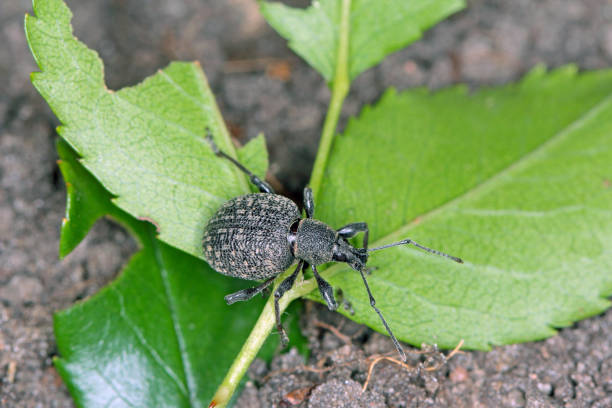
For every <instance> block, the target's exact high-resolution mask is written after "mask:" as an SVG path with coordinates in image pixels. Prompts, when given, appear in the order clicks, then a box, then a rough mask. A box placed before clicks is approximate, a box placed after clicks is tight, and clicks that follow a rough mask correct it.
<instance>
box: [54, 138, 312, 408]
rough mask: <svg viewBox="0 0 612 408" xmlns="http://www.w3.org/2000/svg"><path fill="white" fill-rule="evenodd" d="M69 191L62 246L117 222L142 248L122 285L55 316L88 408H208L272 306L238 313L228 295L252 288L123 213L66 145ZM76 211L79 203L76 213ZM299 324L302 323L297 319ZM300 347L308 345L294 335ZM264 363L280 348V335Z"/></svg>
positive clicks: (62, 365)
mask: <svg viewBox="0 0 612 408" xmlns="http://www.w3.org/2000/svg"><path fill="white" fill-rule="evenodd" d="M57 147H58V152H59V154H60V158H61V161H60V168H61V170H62V174H63V176H64V179H65V180H66V183H67V185H68V186H69V188H68V189H69V192H68V194H69V196H68V202H69V203H73V204H70V205H69V210H68V213H69V214H72V213H73V212H74V211H76V210H77V209H79V208H80V207H81V206H84V205H88V204H91V203H95V205H94V204H92V207H89V206H88V207H87V208H94V209H95V211H89V210H87V211H82V212H80V213H78V214H76V213H75V215H76V218H73V217H72V215H69V216H70V218H69V221H66V222H64V224H63V227H62V242H72V241H68V238H67V237H72V236H74V235H75V234H76V235H78V236H80V235H85V234H86V233H87V231H88V229H89V227H91V225H93V223H94V222H95V221H96V219H98V218H99V217H100V216H101V215H104V214H109V215H111V216H112V217H113V218H114V219H115V220H117V221H118V222H120V223H121V224H122V225H123V226H125V227H126V228H128V229H129V230H130V231H131V232H132V233H133V234H134V235H135V236H136V237H137V238H138V240H139V242H140V244H141V245H142V248H141V250H140V251H139V252H138V253H136V254H135V255H134V256H133V257H132V259H131V260H130V262H129V263H128V264H127V265H126V266H125V268H124V270H123V271H122V272H121V275H120V277H119V278H118V279H117V280H115V281H114V282H113V283H111V284H110V285H109V286H107V287H106V288H104V289H103V290H101V291H100V292H99V293H98V294H96V295H95V296H94V297H93V298H91V299H88V300H87V301H86V302H84V303H82V304H77V305H75V306H74V307H72V308H70V309H68V310H65V311H63V312H59V313H57V314H56V316H55V333H56V336H57V343H58V350H59V353H60V355H61V358H58V359H56V360H55V364H56V366H57V368H58V370H59V371H60V373H61V375H62V378H63V379H64V380H65V381H66V384H67V385H68V387H69V389H70V390H71V393H72V395H73V396H74V397H75V398H76V401H77V403H78V404H80V405H81V406H87V407H90V406H108V405H109V404H113V405H114V406H116V405H115V404H119V406H143V407H144V406H150V407H153V406H172V407H182V406H204V405H206V404H208V401H209V400H210V398H211V397H212V395H213V393H214V390H215V388H216V386H217V384H218V383H219V382H220V381H221V380H222V379H223V376H224V375H225V371H226V370H227V369H228V368H229V366H230V364H231V363H232V360H233V359H234V356H235V355H236V353H237V352H238V350H240V347H241V345H242V343H243V342H244V340H245V339H246V338H247V335H248V334H249V331H250V330H251V327H252V326H253V323H254V322H255V320H256V319H257V315H258V314H259V311H260V309H261V308H262V307H263V302H264V299H262V298H258V299H253V301H252V302H251V303H249V304H236V305H232V307H228V306H227V305H226V304H225V302H224V300H223V296H224V295H226V294H228V293H231V292H234V291H237V290H239V289H241V288H244V287H245V285H247V283H246V282H240V281H237V280H235V279H228V278H225V277H223V276H221V275H220V274H218V273H216V272H215V271H213V270H212V269H210V267H208V265H206V264H205V263H204V262H202V261H200V260H198V259H197V258H195V257H192V256H190V255H188V254H186V253H185V252H182V251H179V250H177V249H174V248H172V247H170V246H168V245H166V244H163V243H161V242H159V241H158V240H156V239H155V229H154V228H153V227H152V226H151V225H150V224H148V223H146V222H143V221H138V220H136V219H135V218H133V217H131V216H130V215H128V214H126V213H125V212H124V211H121V210H120V209H118V208H117V207H116V206H115V205H113V204H112V203H111V201H110V195H109V194H108V193H107V192H105V190H104V188H103V187H102V186H101V185H100V183H99V182H98V181H97V180H95V179H94V178H93V177H92V176H91V175H90V174H89V173H88V172H87V171H86V170H85V169H84V168H83V166H81V165H80V164H79V163H78V160H77V157H76V155H75V153H74V151H72V149H70V147H69V146H68V145H67V144H66V142H64V141H62V140H60V141H59V142H58V145H57ZM74 203H77V204H76V205H75V204H74ZM293 320H295V318H293ZM291 334H292V340H293V341H294V342H295V343H294V344H295V345H297V346H298V347H302V345H303V343H304V340H303V338H302V337H300V336H299V335H298V333H296V332H295V328H294V331H293V332H292V333H291ZM269 340H270V341H269V343H268V345H267V346H265V347H264V349H263V352H262V354H261V355H262V356H263V357H269V356H270V355H271V353H272V351H273V350H274V347H275V345H276V344H277V342H278V339H277V338H276V337H274V336H273V337H271V338H270V339H269Z"/></svg>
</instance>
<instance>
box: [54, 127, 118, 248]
mask: <svg viewBox="0 0 612 408" xmlns="http://www.w3.org/2000/svg"><path fill="white" fill-rule="evenodd" d="M56 147H57V151H58V153H59V156H60V160H59V161H58V165H59V168H60V171H61V172H62V175H63V176H64V180H65V182H66V192H67V196H66V216H65V217H64V219H63V220H62V228H61V234H60V244H59V255H60V258H63V257H65V256H66V255H68V254H69V253H70V252H71V251H72V250H73V249H74V248H75V247H76V246H77V245H78V244H79V243H80V242H81V241H82V240H83V238H85V235H87V233H88V232H89V229H90V228H91V227H92V226H93V225H94V223H95V222H96V221H97V220H98V218H100V217H102V216H104V215H106V214H107V213H108V212H114V211H116V209H117V208H116V207H115V206H109V205H108V204H109V203H110V201H111V199H112V196H111V195H110V194H109V193H108V192H107V191H106V190H105V189H104V187H102V186H101V185H100V183H92V182H91V180H92V177H91V175H89V173H87V171H86V170H85V169H83V167H82V166H77V165H76V163H77V161H76V156H75V155H74V152H73V151H72V149H71V148H70V146H69V145H68V144H67V143H66V142H65V141H64V140H62V139H58V141H57V143H56Z"/></svg>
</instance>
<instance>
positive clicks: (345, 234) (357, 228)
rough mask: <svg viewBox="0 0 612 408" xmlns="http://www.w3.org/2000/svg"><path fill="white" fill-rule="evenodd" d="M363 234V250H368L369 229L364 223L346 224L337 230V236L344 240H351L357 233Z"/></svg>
mask: <svg viewBox="0 0 612 408" xmlns="http://www.w3.org/2000/svg"><path fill="white" fill-rule="evenodd" d="M360 232H363V249H365V250H367V249H368V236H369V235H370V229H369V228H368V224H366V223H365V222H353V223H350V224H346V225H345V226H344V227H342V228H340V229H339V230H338V235H340V236H341V237H342V238H344V239H348V238H353V237H354V236H355V235H357V234H358V233H360Z"/></svg>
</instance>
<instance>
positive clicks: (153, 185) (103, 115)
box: [26, 0, 266, 257]
mask: <svg viewBox="0 0 612 408" xmlns="http://www.w3.org/2000/svg"><path fill="white" fill-rule="evenodd" d="M34 11H35V13H36V16H37V17H32V16H26V34H27V38H28V43H29V45H30V48H31V50H32V53H33V55H34V57H35V59H36V62H37V63H38V65H39V67H40V68H41V71H42V72H40V73H34V74H32V82H33V84H34V86H35V87H36V88H37V89H38V91H39V92H40V93H41V95H42V96H43V97H44V98H45V99H46V100H47V102H48V103H49V105H50V106H51V108H52V109H53V111H54V112H55V113H56V115H57V116H58V118H59V119H60V121H61V122H62V124H63V125H62V127H61V128H60V134H61V135H62V137H63V138H64V139H65V140H66V141H67V142H68V143H69V144H70V145H71V146H72V147H73V148H74V149H75V150H76V151H77V152H78V154H79V155H80V156H81V157H82V159H81V163H82V164H83V165H84V166H85V168H86V169H87V170H89V171H90V172H91V173H92V174H93V175H94V176H95V177H96V178H97V179H98V180H100V182H101V183H102V185H103V186H104V188H105V189H106V190H108V191H109V192H110V193H111V194H112V195H113V197H115V198H114V200H113V202H114V203H115V204H116V205H117V206H118V207H119V208H121V209H122V210H124V211H126V212H128V213H130V214H131V215H133V216H134V217H136V218H139V219H145V220H149V221H151V222H153V223H154V224H155V225H156V226H157V228H158V234H159V235H158V237H159V239H161V240H162V241H164V242H166V243H168V244H170V245H172V246H174V247H176V248H179V249H182V250H184V251H186V252H188V253H190V254H192V255H194V256H197V257H202V253H201V248H200V244H201V242H200V241H201V239H202V230H203V228H204V226H205V225H206V221H207V220H208V219H209V218H210V216H211V215H212V214H214V212H215V210H216V209H217V208H218V207H219V206H220V205H221V204H222V203H223V202H225V201H227V200H228V199H229V198H231V197H235V196H237V195H240V194H244V193H248V192H249V191H250V190H249V185H248V182H247V179H246V178H245V177H244V175H243V174H241V173H240V171H239V170H238V169H236V168H235V167H234V166H232V165H231V163H228V162H227V161H225V160H220V159H218V158H217V157H215V156H214V154H213V153H212V151H211V149H210V147H209V146H208V144H207V143H206V142H205V141H204V139H203V136H204V134H205V132H206V128H207V127H209V128H210V129H211V130H212V132H213V134H214V135H215V138H216V141H217V144H218V145H219V146H220V147H221V148H222V149H224V150H225V151H226V152H229V154H232V155H234V156H235V151H234V148H233V146H232V144H231V141H230V138H229V135H228V133H227V130H226V129H225V126H224V124H223V121H222V119H221V116H220V114H219V110H218V108H217V106H216V104H215V101H214V97H213V95H212V93H211V90H210V88H209V87H208V84H207V82H206V78H205V77H204V74H203V72H202V70H201V69H200V66H199V65H198V64H197V63H172V64H170V65H169V66H168V67H167V68H165V69H164V70H162V71H159V72H158V73H157V74H155V75H153V76H152V77H150V78H148V79H146V80H145V81H144V82H143V83H141V84H139V85H137V86H134V87H130V88H124V89H122V90H120V91H117V92H113V91H110V90H108V89H107V88H106V87H105V85H104V78H103V67H102V62H101V61H100V59H99V58H98V56H97V54H96V53H95V52H94V51H92V50H89V49H88V48H87V47H86V46H85V45H84V44H82V43H81V42H79V41H77V40H76V38H74V36H73V35H72V28H71V26H70V18H71V14H70V11H69V10H68V8H67V7H66V6H65V4H64V3H63V2H61V1H60V0H46V1H42V0H37V1H34ZM264 147H265V146H264V144H263V143H261V142H255V143H254V144H253V145H252V147H250V148H249V149H250V153H249V154H250V155H251V156H256V155H257V153H259V155H261V156H262V157H264V158H265V157H266V153H265V149H264ZM260 160H261V159H260ZM259 166H260V168H259V169H258V171H261V167H262V166H261V163H260V164H259ZM73 241H78V237H75V238H74V239H73ZM66 242H67V239H66ZM66 245H67V246H66V248H70V247H71V246H73V245H74V242H71V243H67V244H66ZM66 250H67V249H66Z"/></svg>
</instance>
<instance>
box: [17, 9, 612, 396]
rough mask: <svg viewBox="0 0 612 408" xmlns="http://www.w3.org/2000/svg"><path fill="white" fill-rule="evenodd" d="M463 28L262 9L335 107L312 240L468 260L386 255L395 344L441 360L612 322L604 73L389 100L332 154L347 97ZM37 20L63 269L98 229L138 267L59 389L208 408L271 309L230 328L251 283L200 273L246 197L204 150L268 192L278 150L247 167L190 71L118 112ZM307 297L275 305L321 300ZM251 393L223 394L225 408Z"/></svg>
mask: <svg viewBox="0 0 612 408" xmlns="http://www.w3.org/2000/svg"><path fill="white" fill-rule="evenodd" d="M462 7H463V2H462V1H460V0H439V1H410V2H405V1H392V0H388V1H384V2H381V1H373V0H369V1H366V0H353V1H350V0H342V1H336V2H333V1H331V0H322V1H320V2H314V3H313V5H312V6H311V7H309V8H308V9H306V10H296V9H290V8H287V7H285V6H281V5H278V4H272V3H262V11H263V13H264V15H265V16H266V18H267V19H268V20H269V22H270V24H272V25H273V26H274V27H275V28H276V29H277V30H278V31H279V32H280V33H281V34H282V35H283V36H285V37H286V38H287V39H288V40H289V43H290V46H291V47H292V48H293V49H294V50H295V51H296V52H298V53H299V54H300V55H302V56H303V57H304V58H305V59H306V60H307V61H308V62H309V63H310V64H311V65H312V66H314V67H315V69H317V70H318V71H319V72H320V73H321V74H322V75H323V77H324V78H325V79H326V80H327V81H328V82H330V85H332V102H331V104H330V111H329V114H328V118H327V119H326V123H325V126H324V131H323V137H322V146H323V147H322V148H321V150H320V152H323V154H321V155H317V161H316V163H315V169H314V170H313V174H317V175H318V176H317V177H315V179H316V180H318V181H317V182H316V183H317V188H315V191H317V203H316V204H317V218H319V219H322V220H323V221H326V222H328V223H329V224H330V225H332V226H335V227H340V226H342V225H343V224H346V223H348V222H356V221H366V222H368V224H369V225H370V228H371V235H370V245H371V246H376V245H380V244H385V243H389V242H392V241H395V240H399V239H401V238H405V237H410V238H413V239H415V240H416V241H417V242H420V243H422V244H424V245H427V246H430V247H433V248H438V249H440V250H443V251H445V252H448V253H451V254H454V255H457V256H460V257H462V258H463V259H464V260H465V261H466V263H465V264H464V265H458V264H454V263H452V262H449V261H448V260H446V259H443V258H437V257H435V256H433V255H430V254H424V253H422V252H419V251H418V250H415V249H413V248H407V247H396V248H393V249H388V250H386V251H381V252H377V253H374V254H372V256H371V259H370V266H373V267H375V269H374V270H373V272H372V274H371V275H370V277H369V280H370V283H371V286H372V291H373V293H374V295H375V296H376V298H377V304H378V306H379V307H380V309H381V310H382V311H383V313H384V314H385V316H386V318H387V319H388V321H389V323H390V325H391V327H392V329H393V330H394V331H395V333H396V335H397V336H398V337H399V338H400V339H403V340H406V341H409V342H411V343H413V344H420V343H422V342H426V343H437V344H439V345H441V346H444V347H454V346H455V345H456V344H457V343H458V342H459V340H460V339H465V342H466V343H465V344H466V346H468V347H471V348H483V349H484V348H487V347H489V345H491V344H506V343H511V342H517V341H527V340H531V339H539V338H542V337H545V336H549V335H551V334H553V333H554V329H553V327H561V326H566V325H569V324H571V323H572V322H573V321H575V320H576V319H580V318H583V317H586V316H590V315H592V314H595V313H598V312H600V311H602V310H603V309H605V308H606V307H608V306H609V302H608V301H607V300H606V299H605V297H606V296H609V295H610V294H612V275H611V274H610V266H611V265H612V255H611V254H612V244H611V243H610V239H609V237H610V236H612V211H611V206H612V189H611V188H610V187H609V185H610V181H609V180H610V179H611V178H612V150H611V149H610V140H612V138H611V136H612V122H611V121H610V119H609V118H610V117H612V115H611V114H612V106H611V105H612V96H611V95H612V72H610V71H602V72H593V73H586V74H581V75H578V74H577V73H576V70H575V69H574V68H573V67H566V68H562V69H558V70H556V71H554V72H551V73H546V72H545V70H544V69H543V68H537V69H535V70H533V71H532V72H531V73H530V74H529V75H528V76H527V77H526V78H525V79H523V80H522V81H521V82H520V83H519V84H517V85H510V86H505V87H502V88H498V89H485V90H481V91H478V92H475V93H468V92H467V90H466V88H465V87H461V86H459V87H454V88H450V89H447V90H443V91H440V92H436V93H429V92H428V91H426V90H424V89H418V90H413V91H410V92H404V93H401V94H397V93H395V92H394V91H388V92H387V93H386V94H385V96H384V97H383V98H382V99H381V101H380V102H379V103H378V104H377V105H376V106H374V107H366V108H365V109H364V110H363V112H362V113H361V115H360V117H359V118H358V119H354V120H351V121H350V122H349V124H348V126H347V128H346V130H345V131H344V133H343V134H342V135H338V137H337V138H336V140H335V141H334V143H333V148H332V149H331V150H329V147H331V146H332V137H333V134H334V130H335V128H336V125H337V120H338V115H339V112H340V110H341V106H342V101H343V99H344V97H345V95H346V91H347V90H348V82H349V79H353V78H355V77H356V76H357V75H359V73H361V72H362V71H363V70H365V69H367V68H369V67H372V66H373V65H375V64H376V63H378V62H380V61H381V60H382V58H384V57H385V56H386V55H388V54H389V53H391V52H393V51H395V50H397V49H398V48H400V47H402V46H404V45H406V44H408V43H409V42H411V41H414V40H415V39H417V38H418V37H419V36H420V35H421V32H422V30H423V29H425V28H427V27H429V26H431V25H432V24H434V23H435V22H437V21H439V20H440V19H442V18H444V17H445V16H448V15H450V14H452V13H453V12H455V11H457V10H459V9H460V8H462ZM34 10H35V13H36V16H37V17H31V16H27V17H26V34H27V37H28V42H29V44H30V47H31V49H32V53H33V55H34V56H35V58H36V61H37V63H38V65H39V66H40V68H41V71H42V72H40V73H35V74H33V75H32V79H33V83H34V85H35V86H36V88H37V89H38V90H39V91H40V93H41V94H42V95H43V97H44V98H45V99H46V100H47V101H48V103H49V105H50V106H51V108H52V109H53V110H54V112H55V113H56V114H57V116H58V117H59V119H60V120H61V122H62V127H61V128H60V134H61V135H62V137H63V138H64V139H65V141H66V142H67V143H66V142H63V141H61V142H59V143H58V151H59V153H60V157H61V162H60V168H61V171H62V174H63V175H64V178H65V180H66V183H67V190H68V205H67V211H66V218H65V220H64V222H63V225H62V235H61V240H60V255H61V256H65V255H66V254H68V253H69V252H70V251H71V250H72V249H73V248H74V247H75V246H76V245H78V243H79V242H80V241H81V240H82V239H83V237H84V236H85V235H86V234H87V231H88V230H89V229H90V228H91V226H92V225H93V223H94V222H95V221H96V220H97V219H98V218H99V217H101V216H104V215H109V216H111V217H113V218H115V219H116V220H118V221H119V222H120V223H121V224H122V225H124V226H125V227H126V228H128V229H130V231H131V232H132V233H133V234H134V235H135V236H136V237H137V239H138V240H139V242H140V244H141V245H142V248H141V250H140V251H139V252H138V253H137V254H135V255H134V256H133V257H132V259H131V260H130V262H129V264H128V265H127V266H126V267H125V269H124V271H123V272H122V274H121V275H120V277H119V278H118V279H117V280H116V281H115V282H113V283H112V284H110V285H109V286H108V287H106V288H105V289H103V290H102V291H101V292H100V293H98V294H97V295H96V296H94V297H93V298H91V299H88V300H87V301H85V302H83V303H81V304H78V305H76V306H74V307H73V308H71V309H69V310H66V311H63V312H60V313H58V314H57V315H56V320H55V323H56V327H55V328H56V335H57V341H58V349H59V352H60V354H61V356H62V357H61V358H60V359H58V360H56V364H57V367H58V369H59V370H60V372H61V374H62V377H63V378H64V379H65V381H66V382H67V384H68V386H69V388H70V390H71V392H72V393H73V395H74V396H75V398H76V401H77V404H80V405H83V406H99V405H100V406H102V405H104V406H106V405H111V404H113V405H120V406H129V405H134V406H192V405H193V406H202V405H207V404H208V401H209V399H210V398H211V395H212V393H213V390H214V389H215V388H216V386H217V384H218V383H219V382H220V380H221V378H222V377H223V376H224V374H225V370H226V369H227V368H228V367H229V365H230V363H231V362H232V359H233V357H234V356H235V355H236V352H237V350H238V348H240V345H241V344H242V342H243V341H244V340H245V338H246V335H247V333H248V331H249V329H250V328H251V327H252V326H253V324H254V322H255V319H256V314H257V313H258V312H259V310H261V307H262V303H261V302H260V301H259V300H253V301H251V302H249V303H248V304H236V305H232V306H231V307H227V306H226V305H225V303H224V301H223V296H224V295H226V294H227V293H230V292H233V291H235V290H238V289H240V288H244V287H246V286H248V285H249V283H247V282H237V281H236V280H233V279H228V278H225V277H223V276H221V275H219V274H217V273H215V272H214V271H212V270H211V269H210V268H209V267H208V266H207V265H206V264H205V263H204V262H202V261H201V260H199V259H197V257H200V258H201V256H202V254H201V248H200V240H201V234H202V230H203V227H204V225H205V223H206V221H207V220H208V218H209V217H210V216H211V215H212V214H213V213H214V211H215V210H216V209H217V208H218V207H219V206H220V205H221V204H222V203H223V202H225V201H226V200H227V199H229V198H231V197H234V196H237V195H239V194H245V193H248V192H249V191H252V188H251V187H250V186H249V184H248V181H247V179H246V178H245V177H244V175H243V174H241V173H240V172H239V171H238V170H237V169H236V168H234V167H233V166H232V165H231V164H229V163H227V162H226V161H224V160H219V159H217V158H216V157H214V155H213V154H212V152H211V150H210V148H209V146H208V145H207V144H206V143H205V141H204V139H203V135H204V133H205V129H206V128H207V127H209V128H211V129H212V131H213V134H214V135H215V137H216V142H217V143H218V145H219V146H220V147H221V148H222V149H223V150H225V151H226V152H228V153H229V154H231V155H233V156H236V157H238V158H239V160H240V161H242V162H243V163H244V164H245V165H246V166H247V167H249V168H251V169H252V170H253V171H254V172H255V173H256V174H258V175H259V176H260V177H263V176H264V175H265V172H266V168H267V152H266V149H265V140H264V138H263V137H262V136H259V137H258V138H256V139H255V140H253V141H252V142H250V143H249V144H247V145H246V146H245V147H244V148H243V149H239V150H238V151H236V150H235V149H234V148H233V146H232V144H231V142H230V138H229V135H228V133H227V130H226V129H225V127H224V125H223V121H222V118H221V117H220V114H219V111H218V108H217V106H216V104H215V100H214V97H213V95H212V93H211V91H210V88H209V87H208V84H207V83H206V79H205V77H204V74H203V72H202V71H201V69H200V67H199V66H198V65H197V64H188V63H172V64H171V65H170V66H168V67H167V68H165V69H164V70H162V71H159V72H158V73H157V74H156V75H154V76H152V77H150V78H148V79H146V80H145V81H144V82H143V83H141V84H140V85H137V86H134V87H130V88H125V89H122V90H120V91H117V92H112V91H109V90H108V89H107V88H106V87H105V85H104V80H103V67H102V62H101V61H100V59H99V58H98V56H97V55H96V53H95V52H94V51H92V50H89V49H88V48H87V47H86V46H85V45H84V44H82V43H80V42H79V41H77V40H76V39H75V38H74V37H73V35H72V29H71V27H70V18H71V15H70V11H69V10H68V9H67V7H66V6H65V5H64V4H63V3H62V2H61V1H60V0H36V1H35V3H34ZM338 67H340V68H338ZM335 85H337V86H335ZM72 149H74V150H72ZM75 151H76V152H75ZM321 180H324V182H323V183H321ZM139 219H140V220H139ZM143 220H147V221H151V222H152V223H154V224H155V227H156V228H154V227H153V226H151V225H150V224H149V223H147V222H144V221H143ZM156 238H159V240H161V241H163V242H161V241H159V240H158V239H156ZM181 250H182V251H181ZM183 251H184V252H183ZM324 276H325V277H326V278H328V279H329V280H330V281H331V283H332V284H333V285H334V287H336V288H341V289H342V290H343V292H344V297H345V298H346V299H347V300H349V301H350V302H351V303H352V305H353V309H354V310H355V312H356V313H355V315H354V316H350V315H349V316H348V317H349V318H352V319H354V320H356V321H359V322H364V323H366V324H368V325H369V326H370V327H373V328H375V329H377V330H379V331H383V332H384V330H383V328H382V327H381V324H380V321H379V319H378V317H377V316H376V314H375V313H374V312H373V311H372V309H371V308H370V306H369V302H368V301H367V296H366V291H365V288H364V287H363V283H362V282H361V280H360V277H359V274H358V273H356V272H354V271H351V270H349V269H347V268H346V267H344V266H343V265H334V266H331V267H329V268H327V270H325V272H324ZM296 286H298V287H297V288H294V289H292V290H291V291H289V292H288V293H287V295H286V297H285V298H284V299H283V302H285V301H286V302H288V300H287V298H290V299H293V298H295V297H297V296H298V295H305V294H306V293H307V292H308V291H310V290H311V289H313V288H314V287H315V286H314V283H313V281H312V280H309V281H305V282H303V283H301V284H300V285H296ZM290 296H293V297H290ZM310 296H311V297H312V298H315V299H317V298H318V295H317V291H316V290H313V291H312V292H311V293H310ZM319 300H320V299H319ZM269 305H270V303H268V304H267V306H266V308H265V309H264V312H263V313H262V317H261V318H260V319H259V320H258V321H257V325H256V328H259V329H260V331H255V330H254V331H253V332H252V333H257V335H256V336H255V337H257V336H259V340H261V339H263V338H265V336H266V335H267V334H268V333H269V330H270V328H271V327H272V326H273V323H272V322H273V319H274V318H273V314H272V308H271V307H268V306H269ZM283 307H284V306H283ZM295 322H296V320H295V319H294V320H293V323H294V324H293V326H295ZM260 323H261V324H260ZM290 337H291V338H292V340H297V342H298V346H300V345H301V346H303V344H304V339H303V338H301V337H299V336H298V335H297V334H296V333H291V336H290ZM250 340H251V337H249V341H250ZM256 340H257V339H255V341H253V344H255V343H257V344H259V343H260V342H258V341H256ZM249 341H247V343H246V345H245V347H243V349H242V350H241V354H240V355H241V356H246V355H248V356H249V357H248V358H244V361H238V360H240V359H237V360H235V361H234V365H232V368H231V369H230V371H229V374H228V377H232V375H233V374H235V373H238V372H243V371H244V370H246V366H247V365H248V363H249V362H250V361H251V360H250V359H251V358H252V357H253V356H254V355H255V354H256V353H257V348H258V347H259V346H257V348H255V347H254V348H253V349H251V350H249V349H248V345H249ZM272 341H273V342H276V341H277V338H276V336H273V338H272ZM273 346H274V344H273V343H271V344H269V345H268V346H267V348H266V351H265V352H264V355H269V352H270V351H271V347H273ZM245 350H246V351H245ZM243 351H245V352H244V353H243ZM228 377H226V380H227V378H228ZM239 378H240V376H239V375H236V376H235V378H233V379H232V380H231V381H229V380H228V381H225V380H224V382H223V386H222V387H221V388H219V390H221V392H219V390H218V392H217V393H216V394H215V395H217V396H219V395H221V396H222V397H223V398H224V399H219V400H217V402H218V403H219V404H220V405H223V404H224V403H226V402H227V399H229V397H230V396H231V394H232V392H233V390H234V389H235V386H236V384H237V383H239ZM215 398H216V397H215Z"/></svg>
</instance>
